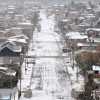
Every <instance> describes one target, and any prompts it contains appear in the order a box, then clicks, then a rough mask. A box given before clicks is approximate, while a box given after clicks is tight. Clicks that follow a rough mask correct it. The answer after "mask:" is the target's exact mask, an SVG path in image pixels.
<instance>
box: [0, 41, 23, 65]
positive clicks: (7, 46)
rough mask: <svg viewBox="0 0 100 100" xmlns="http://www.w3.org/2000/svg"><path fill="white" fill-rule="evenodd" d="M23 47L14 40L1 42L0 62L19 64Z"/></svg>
mask: <svg viewBox="0 0 100 100" xmlns="http://www.w3.org/2000/svg"><path fill="white" fill-rule="evenodd" d="M21 52H22V47H21V46H17V45H16V44H15V43H13V42H9V41H6V42H4V43H3V44H0V64H2V65H3V64H11V63H15V64H19V63H20V59H19V58H20V53H21Z"/></svg>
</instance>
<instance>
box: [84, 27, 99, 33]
mask: <svg viewBox="0 0 100 100" xmlns="http://www.w3.org/2000/svg"><path fill="white" fill-rule="evenodd" d="M91 30H92V31H98V32H100V28H88V29H86V31H91Z"/></svg>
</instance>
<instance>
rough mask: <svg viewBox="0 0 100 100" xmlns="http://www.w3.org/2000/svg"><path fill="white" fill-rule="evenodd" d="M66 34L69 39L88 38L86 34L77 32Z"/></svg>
mask: <svg viewBox="0 0 100 100" xmlns="http://www.w3.org/2000/svg"><path fill="white" fill-rule="evenodd" d="M66 36H68V37H69V39H87V38H88V37H87V36H86V35H81V34H80V33H79V32H69V33H67V34H66Z"/></svg>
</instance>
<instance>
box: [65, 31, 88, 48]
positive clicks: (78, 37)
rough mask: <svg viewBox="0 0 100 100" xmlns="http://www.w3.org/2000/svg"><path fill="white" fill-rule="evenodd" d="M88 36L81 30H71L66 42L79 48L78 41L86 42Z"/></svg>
mask: <svg viewBox="0 0 100 100" xmlns="http://www.w3.org/2000/svg"><path fill="white" fill-rule="evenodd" d="M87 38H88V37H87V36H86V35H84V34H83V33H80V32H69V33H67V34H66V42H67V44H68V45H69V46H70V47H73V46H74V47H75V48H77V43H79V42H83V43H84V42H86V41H87Z"/></svg>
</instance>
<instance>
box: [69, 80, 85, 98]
mask: <svg viewBox="0 0 100 100" xmlns="http://www.w3.org/2000/svg"><path fill="white" fill-rule="evenodd" d="M83 92H84V82H77V83H74V84H73V85H72V91H71V95H72V97H73V98H78V97H79V95H80V94H82V93H83Z"/></svg>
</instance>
